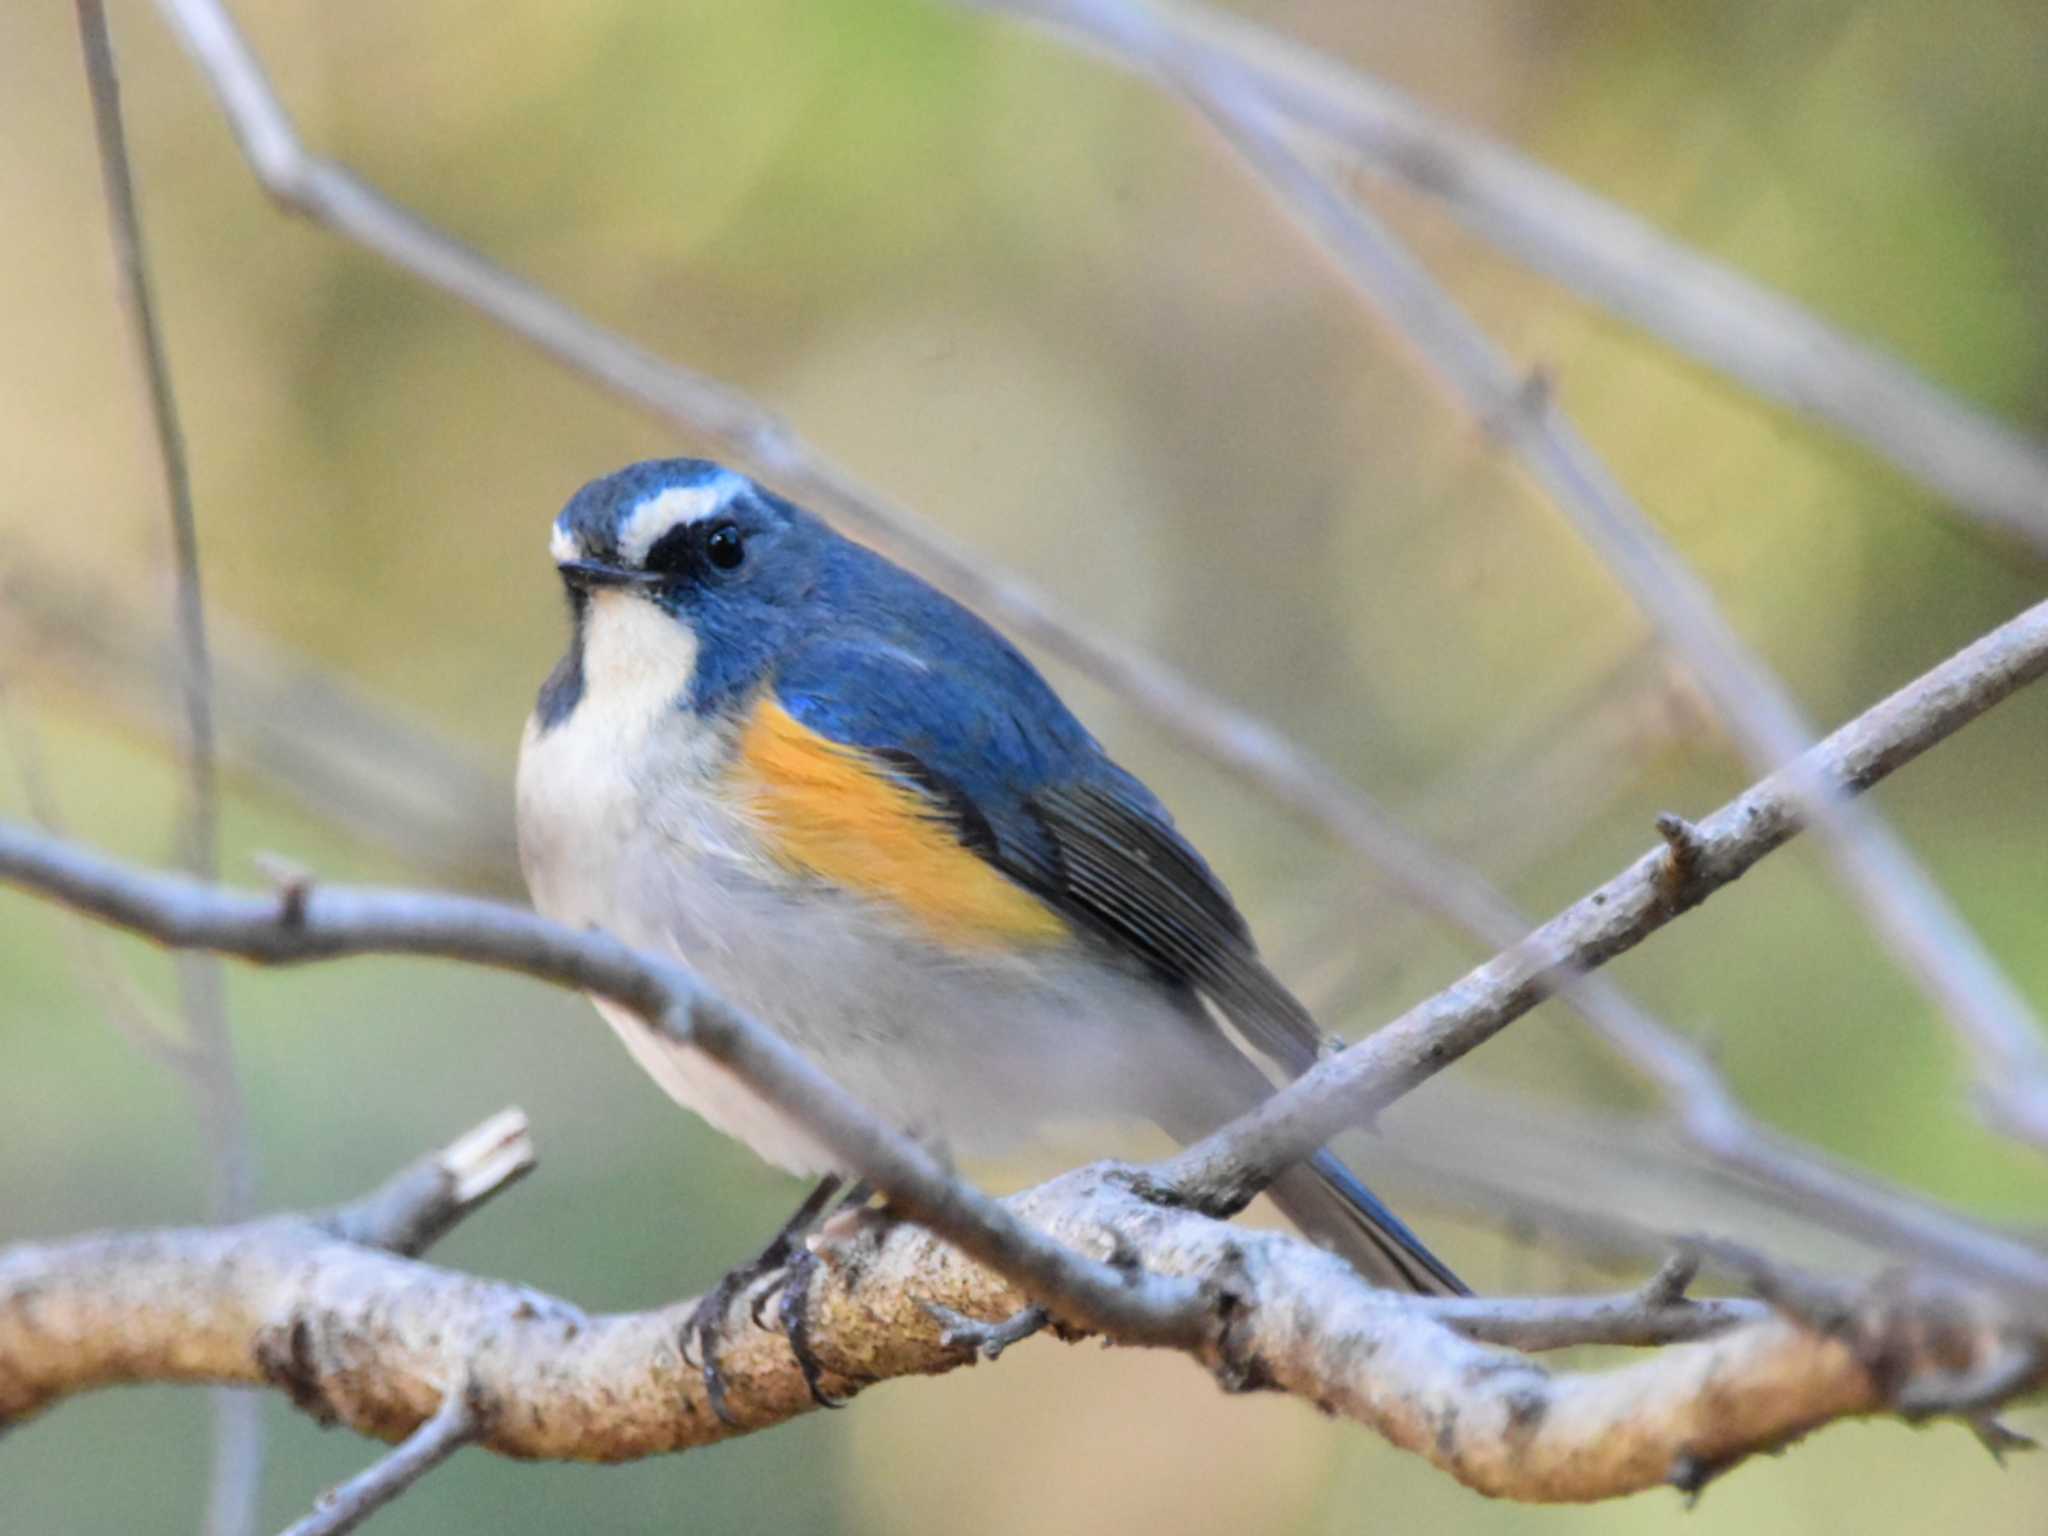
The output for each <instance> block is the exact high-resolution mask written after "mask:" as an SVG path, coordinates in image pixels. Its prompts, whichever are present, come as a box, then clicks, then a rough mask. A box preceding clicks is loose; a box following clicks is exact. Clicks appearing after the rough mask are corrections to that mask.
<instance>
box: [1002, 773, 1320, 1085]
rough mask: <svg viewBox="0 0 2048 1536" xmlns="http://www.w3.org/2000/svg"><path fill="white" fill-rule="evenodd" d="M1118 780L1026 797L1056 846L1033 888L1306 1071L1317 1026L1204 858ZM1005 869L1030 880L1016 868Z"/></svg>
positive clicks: (1316, 1048) (1292, 1067) (1108, 777)
mask: <svg viewBox="0 0 2048 1536" xmlns="http://www.w3.org/2000/svg"><path fill="white" fill-rule="evenodd" d="M1122 777H1123V775H1121V774H1120V773H1115V772H1114V770H1112V773H1111V774H1105V775H1102V776H1100V777H1097V778H1093V779H1090V780H1081V781H1076V782H1069V783H1063V784H1054V785H1048V786H1047V787H1046V788H1044V789H1042V790H1040V791H1038V792H1037V793H1035V794H1033V795H1031V796H1029V797H1028V798H1029V802H1030V806H1031V809H1032V812H1033V814H1034V815H1035V817H1036V818H1037V820H1038V822H1039V824H1040V825H1041V826H1042V827H1044V829H1045V831H1046V834H1047V835H1048V836H1049V837H1050V838H1051V840H1052V843H1053V846H1054V848H1055V849H1057V850H1058V887H1057V889H1054V890H1046V891H1041V894H1042V895H1044V896H1045V897H1046V899H1048V900H1050V901H1052V902H1053V903H1054V904H1055V905H1057V906H1059V907H1060V908H1061V910H1063V911H1065V912H1066V913H1067V914H1068V915H1069V916H1070V917H1072V918H1075V919H1077V920H1079V921H1080V922H1081V923H1082V925H1083V926H1085V927H1086V928H1088V929H1090V930H1092V931H1093V932H1095V933H1096V934H1097V935H1098V936H1100V937H1102V938H1105V939H1108V940H1109V941H1110V942H1111V943H1112V944H1114V945H1116V946H1117V947H1119V948H1121V949H1123V950H1125V951H1126V952H1128V953H1130V954H1133V955H1135V956H1137V957H1138V958H1140V959H1142V960H1144V961H1145V962H1146V963H1147V964H1148V965H1150V966H1152V967H1153V968H1154V969H1156V970H1158V971H1159V972H1160V973H1162V974H1163V975H1164V976H1166V977H1167V978H1169V979H1170V980H1173V981H1177V982H1181V983H1184V984H1186V985H1189V986H1192V987H1194V988H1196V989H1197V990H1199V991H1201V992H1203V993H1205V994H1207V995H1208V996H1209V997H1210V998H1211V999H1212V1000H1213V1001H1214V1002H1215V1004H1216V1006H1217V1007H1219V1008H1221V1009H1222V1010H1223V1013H1224V1015H1225V1017H1227V1018H1228V1019H1229V1020H1230V1021H1231V1022H1232V1023H1233V1024H1235V1025H1236V1026H1237V1027H1238V1028H1239V1029H1241V1030H1242V1031H1244V1035H1245V1038H1246V1039H1247V1040H1248V1041H1250V1043H1251V1044H1252V1045H1253V1046H1254V1047H1256V1048H1257V1049H1258V1050H1260V1051H1263V1052H1265V1053H1266V1054H1267V1055H1268V1056H1271V1057H1272V1058H1273V1059H1274V1060H1275V1061H1277V1062H1279V1063H1280V1064H1281V1065H1282V1066H1283V1067H1285V1068H1286V1069H1287V1071H1288V1073H1289V1074H1290V1075H1295V1074H1299V1073H1301V1072H1304V1071H1306V1070H1307V1069H1308V1068H1309V1067H1310V1066H1312V1065H1314V1063H1315V1061H1316V1058H1317V1057H1318V1055H1320V1053H1321V1051H1322V1049H1323V1046H1324V1043H1325V1037H1324V1035H1323V1033H1322V1031H1321V1030H1319V1029H1318V1028H1317V1027H1316V1023H1315V1020H1314V1019H1312V1018H1310V1017H1309V1013H1308V1010H1307V1009H1305V1008H1303V1007H1302V1006H1301V1004H1300V1003H1299V1002H1297V1001H1295V998H1294V995H1293V994H1292V993H1291V992H1289V991H1288V990H1287V988H1286V987H1285V986H1283V985H1282V984H1281V983H1280V981H1279V979H1278V978H1277V977H1275V976H1274V975H1273V973H1272V972H1271V971H1269V970H1267V969H1266V967H1265V965H1264V964H1263V963H1262V962H1261V961H1260V960H1259V956H1258V951H1257V950H1256V949H1255V948H1253V946H1252V941H1251V935H1250V932H1249V930H1248V929H1247V928H1246V926H1245V921H1244V918H1243V917H1242V916H1241V915H1239V913H1238V910H1237V908H1236V907H1235V906H1234V905H1233V904H1232V903H1231V900H1230V896H1229V893H1228V892H1226V891H1225V890H1224V889H1223V886H1222V884H1221V883H1220V882H1219V881H1218V880H1217V879H1216V877H1215V876H1214V875H1213V874H1211V873H1210V871H1209V867H1208V866H1207V865H1206V864H1204V863H1203V862H1202V860H1201V858H1200V856H1199V855H1197V854H1196V853H1195V852H1194V850H1193V849H1191V848H1189V847H1188V845H1187V843H1186V842H1185V841H1184V840H1183V839H1182V838H1181V836H1180V834H1179V833H1178V832H1176V831H1175V830H1174V828H1173V824H1172V822H1170V821H1169V820H1167V819H1166V815H1165V813H1164V812H1163V811H1161V810H1159V809H1158V808H1157V806H1156V804H1154V803H1152V802H1151V797H1150V796H1149V795H1146V796H1144V798H1143V799H1139V798H1138V797H1137V796H1136V795H1133V794H1132V793H1130V792H1129V791H1128V790H1126V789H1125V788H1124V786H1123V785H1122V784H1120V783H1119V782H1118V780H1119V779H1121V778H1122ZM1017 878H1019V879H1022V880H1023V881H1024V883H1026V884H1031V883H1032V882H1031V881H1030V879H1029V875H1028V872H1025V871H1020V872H1018V874H1017Z"/></svg>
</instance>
